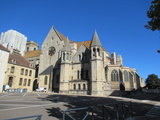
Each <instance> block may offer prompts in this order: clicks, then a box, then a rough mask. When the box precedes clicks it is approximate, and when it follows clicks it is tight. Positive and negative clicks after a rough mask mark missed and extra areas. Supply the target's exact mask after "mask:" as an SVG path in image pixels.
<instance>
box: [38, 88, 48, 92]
mask: <svg viewBox="0 0 160 120" xmlns="http://www.w3.org/2000/svg"><path fill="white" fill-rule="evenodd" d="M36 92H46V88H45V87H39V88H38V89H36Z"/></svg>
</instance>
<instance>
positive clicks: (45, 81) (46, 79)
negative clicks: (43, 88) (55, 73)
mask: <svg viewBox="0 0 160 120" xmlns="http://www.w3.org/2000/svg"><path fill="white" fill-rule="evenodd" d="M47 81H48V77H47V76H45V78H44V85H47Z"/></svg>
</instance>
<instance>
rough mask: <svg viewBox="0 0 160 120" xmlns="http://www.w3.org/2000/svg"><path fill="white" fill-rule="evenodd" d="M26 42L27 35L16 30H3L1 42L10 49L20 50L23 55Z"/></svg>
mask: <svg viewBox="0 0 160 120" xmlns="http://www.w3.org/2000/svg"><path fill="white" fill-rule="evenodd" d="M26 42H27V37H26V36H24V35H23V34H21V33H19V32H17V31H15V30H8V31H6V32H2V33H1V36H0V44H2V45H3V46H5V47H6V48H8V49H9V50H10V51H12V50H13V49H17V50H19V51H20V54H21V55H24V52H25V49H26Z"/></svg>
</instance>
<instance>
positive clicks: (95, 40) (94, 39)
mask: <svg viewBox="0 0 160 120" xmlns="http://www.w3.org/2000/svg"><path fill="white" fill-rule="evenodd" d="M91 46H102V45H101V42H100V40H99V37H98V34H97V32H96V30H95V31H94V35H93V37H92V43H91Z"/></svg>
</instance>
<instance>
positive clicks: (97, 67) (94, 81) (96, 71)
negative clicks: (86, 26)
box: [91, 31, 105, 95]
mask: <svg viewBox="0 0 160 120" xmlns="http://www.w3.org/2000/svg"><path fill="white" fill-rule="evenodd" d="M103 74H104V68H103V51H102V45H101V43H100V40H99V37H98V34H97V32H96V31H95V32H94V35H93V38H92V43H91V95H103V83H104V82H105V80H104V77H103V76H104V75H103Z"/></svg>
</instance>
